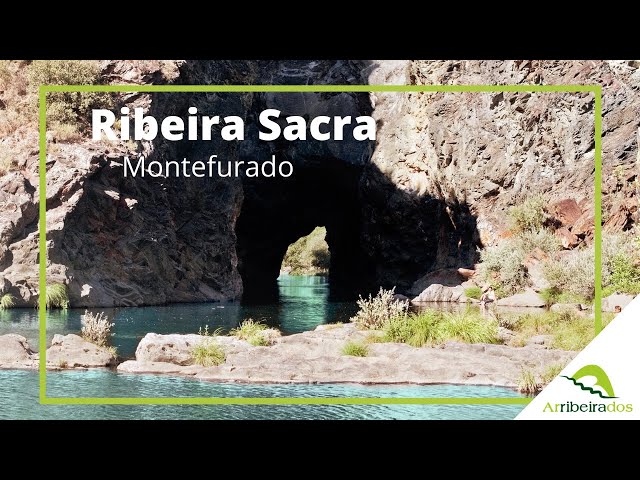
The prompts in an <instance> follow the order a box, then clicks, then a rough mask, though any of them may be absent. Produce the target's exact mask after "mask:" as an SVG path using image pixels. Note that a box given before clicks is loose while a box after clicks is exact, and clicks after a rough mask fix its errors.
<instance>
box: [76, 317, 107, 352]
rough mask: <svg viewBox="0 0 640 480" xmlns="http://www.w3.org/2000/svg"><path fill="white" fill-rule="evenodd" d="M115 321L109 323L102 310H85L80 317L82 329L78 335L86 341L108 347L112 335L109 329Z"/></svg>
mask: <svg viewBox="0 0 640 480" xmlns="http://www.w3.org/2000/svg"><path fill="white" fill-rule="evenodd" d="M114 325H115V323H110V322H109V319H108V317H107V315H105V313H104V312H100V313H93V312H90V311H88V310H85V312H84V316H83V317H82V330H81V331H80V335H81V336H82V338H84V339H85V340H86V341H87V342H91V343H93V344H95V345H98V346H99V347H108V346H109V340H110V339H111V337H112V336H113V333H111V329H112V328H113V326H114Z"/></svg>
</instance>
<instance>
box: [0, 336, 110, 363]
mask: <svg viewBox="0 0 640 480" xmlns="http://www.w3.org/2000/svg"><path fill="white" fill-rule="evenodd" d="M39 358H40V357H39V355H38V353H36V352H34V351H33V350H32V349H31V347H30V346H29V343H28V342H27V339H26V338H25V337H23V336H21V335H15V334H8V335H0V369H37V368H38V366H39V363H38V362H39ZM116 362H117V358H116V356H115V355H113V353H112V352H110V351H109V350H108V349H106V348H102V347H98V346H97V345H94V344H93V343H90V342H87V341H86V340H83V339H82V337H80V336H78V335H73V334H70V335H54V337H53V340H52V341H51V347H49V349H47V369H49V370H58V369H67V368H105V367H114V366H115V365H116Z"/></svg>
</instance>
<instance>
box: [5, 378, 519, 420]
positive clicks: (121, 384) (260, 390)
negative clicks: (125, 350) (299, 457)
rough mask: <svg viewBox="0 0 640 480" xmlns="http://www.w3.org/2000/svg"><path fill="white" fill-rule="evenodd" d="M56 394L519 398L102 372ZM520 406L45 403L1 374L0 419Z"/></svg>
mask: <svg viewBox="0 0 640 480" xmlns="http://www.w3.org/2000/svg"><path fill="white" fill-rule="evenodd" d="M47 384H48V394H49V395H51V396H67V397H73V396H92V397H127V396H129V397H131V396H133V397H383V396H384V397H519V396H520V395H519V394H517V393H516V392H514V391H512V390H509V389H506V388H499V387H479V386H460V385H429V386H398V385H394V386H359V385H245V384H224V383H209V382H199V381H197V380H189V379H182V378H174V377H163V376H152V375H127V374H116V373H113V372H109V371H105V370H91V371H86V372H81V371H67V372H49V373H48V374H47ZM522 408H523V406H522V405H135V406H129V405H64V406H60V405H40V404H39V403H38V375H37V373H35V372H23V371H16V370H6V371H0V419H238V420H240V419H283V420H285V419H423V420H430V419H443V420H445V419H512V418H514V417H515V416H516V415H517V414H518V413H519V412H520V411H521V410H522Z"/></svg>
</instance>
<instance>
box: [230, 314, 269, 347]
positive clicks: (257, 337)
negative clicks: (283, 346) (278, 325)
mask: <svg viewBox="0 0 640 480" xmlns="http://www.w3.org/2000/svg"><path fill="white" fill-rule="evenodd" d="M268 330H269V328H268V327H267V326H266V325H265V324H263V323H260V322H256V321H255V320H253V319H251V318H248V319H246V320H244V321H243V322H242V323H241V324H240V325H239V326H238V327H237V328H234V329H233V330H231V332H229V334H230V335H233V336H234V337H237V338H239V339H240V340H246V341H247V342H249V343H250V344H251V345H253V346H255V347H268V346H269V345H272V344H273V338H272V337H271V336H270V335H269V332H268Z"/></svg>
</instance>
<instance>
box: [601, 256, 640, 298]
mask: <svg viewBox="0 0 640 480" xmlns="http://www.w3.org/2000/svg"><path fill="white" fill-rule="evenodd" d="M609 268H610V274H609V275H608V277H607V280H608V282H607V283H608V285H607V286H606V287H605V289H604V292H603V293H604V294H605V296H607V295H611V294H612V293H615V292H620V293H631V294H638V293H640V269H639V268H638V267H636V266H635V265H634V263H633V260H632V258H630V257H629V256H627V255H625V254H624V253H617V254H616V255H614V256H613V258H611V260H610V262H609Z"/></svg>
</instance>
